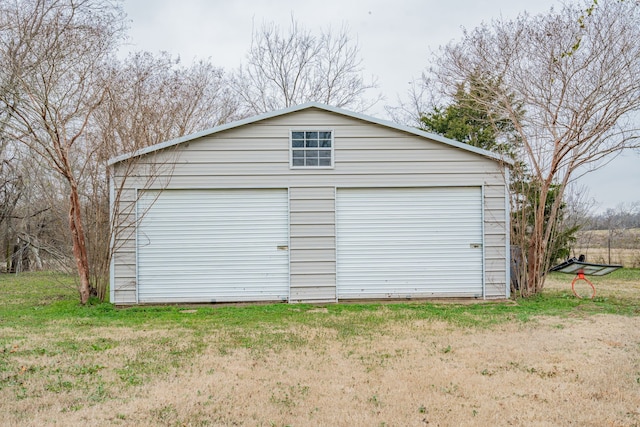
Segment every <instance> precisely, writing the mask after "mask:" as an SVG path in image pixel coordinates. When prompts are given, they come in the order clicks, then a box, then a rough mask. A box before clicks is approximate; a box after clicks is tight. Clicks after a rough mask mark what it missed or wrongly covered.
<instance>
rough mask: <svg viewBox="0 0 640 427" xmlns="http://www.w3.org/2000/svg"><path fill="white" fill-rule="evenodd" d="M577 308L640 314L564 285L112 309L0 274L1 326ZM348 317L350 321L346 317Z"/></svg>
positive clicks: (337, 323)
mask: <svg viewBox="0 0 640 427" xmlns="http://www.w3.org/2000/svg"><path fill="white" fill-rule="evenodd" d="M551 278H552V279H555V280H566V281H567V283H570V280H571V279H570V277H569V276H566V275H561V274H559V273H554V274H553V275H552V276H551ZM592 281H593V283H594V284H595V285H596V286H600V287H603V286H606V283H608V282H613V281H617V282H620V281H623V282H624V281H629V282H635V283H640V269H621V270H618V271H616V272H614V273H612V274H611V275H609V276H606V277H594V278H592ZM638 298H640V296H638ZM577 311H579V312H580V313H582V314H589V313H612V314H623V315H630V316H633V315H638V314H640V308H639V307H638V299H636V298H618V297H614V296H598V297H596V298H595V299H594V300H580V299H577V298H575V297H574V296H573V295H572V294H571V289H570V287H569V286H567V289H566V290H562V291H557V290H555V291H548V292H543V293H542V294H541V295H538V296H536V297H533V298H528V299H518V300H515V301H506V302H504V301H501V302H487V301H478V302H465V303H460V304H458V303H439V302H437V301H428V302H424V301H416V302H384V303H380V302H371V303H360V304H329V305H326V306H323V310H318V306H315V305H310V304H282V303H278V304H257V305H238V306H228V305H227V306H214V305H201V306H189V307H185V306H178V305H162V306H134V307H129V308H115V307H114V306H113V305H112V304H110V303H100V302H99V301H96V300H92V301H91V302H90V304H88V305H87V306H81V305H80V304H79V303H78V296H77V291H76V287H75V283H74V279H73V278H72V277H70V276H65V275H60V274H52V273H24V274H19V275H9V274H3V275H0V312H2V316H1V317H0V327H9V326H11V327H29V328H38V327H42V326H46V325H47V324H50V323H52V322H54V323H55V322H64V324H65V325H66V326H67V327H71V326H77V327H97V326H128V327H131V326H142V325H144V326H147V327H154V326H157V327H166V326H167V325H170V324H179V325H180V326H181V327H187V328H192V329H206V328H212V327H213V328H255V327H257V326H260V325H295V324H312V325H319V324H322V325H324V326H330V327H334V328H337V329H339V330H340V332H341V333H347V334H348V333H349V330H350V329H353V328H354V326H353V325H354V323H355V324H357V326H358V329H359V328H364V329H367V328H374V327H375V326H376V324H378V323H379V322H385V321H386V320H398V319H404V320H410V319H425V318H429V319H437V320H444V321H447V322H451V323H453V324H456V325H459V326H479V327H482V326H489V325H492V324H497V323H501V322H508V321H512V320H514V319H516V320H519V321H527V320H528V319H529V318H530V317H531V316H535V315H552V316H566V315H569V314H572V313H575V312H577ZM381 314H383V315H381ZM346 319H349V321H348V322H345V320H346Z"/></svg>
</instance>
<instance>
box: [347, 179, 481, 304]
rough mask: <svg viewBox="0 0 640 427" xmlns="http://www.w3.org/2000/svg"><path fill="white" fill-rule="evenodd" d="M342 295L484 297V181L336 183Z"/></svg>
mask: <svg viewBox="0 0 640 427" xmlns="http://www.w3.org/2000/svg"><path fill="white" fill-rule="evenodd" d="M336 218H337V221H336V225H337V230H336V231H337V232H336V238H337V293H338V299H361V298H416V297H431V296H466V297H469V296H471V297H480V296H483V280H482V277H483V274H482V272H483V268H482V266H483V248H482V247H483V245H482V243H483V239H482V235H483V233H482V189H481V188H480V187H458V188H455V187H454V188H451V187H443V188H387V189H381V188H371V189H338V190H337V194H336Z"/></svg>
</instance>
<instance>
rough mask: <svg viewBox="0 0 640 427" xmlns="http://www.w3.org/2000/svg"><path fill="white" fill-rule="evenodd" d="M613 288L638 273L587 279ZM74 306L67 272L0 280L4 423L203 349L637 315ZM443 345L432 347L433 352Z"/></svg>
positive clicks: (507, 308)
mask: <svg viewBox="0 0 640 427" xmlns="http://www.w3.org/2000/svg"><path fill="white" fill-rule="evenodd" d="M550 280H556V281H560V282H559V283H562V281H565V280H567V281H568V283H570V278H569V276H555V275H552V276H550ZM614 282H615V283H623V284H624V283H632V284H637V283H640V270H621V271H618V272H616V273H614V274H612V275H610V276H608V277H607V278H598V279H596V280H594V283H596V284H597V286H599V287H603V288H606V286H607V284H608V283H614ZM78 301H79V299H78V294H77V291H76V284H75V280H74V278H73V277H70V276H66V275H60V274H53V273H25V274H19V275H8V274H2V275H0V411H3V409H2V408H3V405H8V406H7V407H6V408H7V409H11V411H12V412H11V416H12V418H11V419H12V420H14V421H16V422H18V423H19V422H21V420H22V421H24V422H27V423H28V422H29V420H30V419H31V418H29V417H31V416H32V415H33V414H37V413H38V411H44V410H49V409H47V408H51V407H52V405H54V406H53V407H54V408H57V406H55V405H58V406H60V408H61V409H55V410H53V413H56V414H58V413H59V414H64V413H68V412H70V411H71V412H75V411H82V410H86V409H87V408H90V407H94V406H96V405H102V404H105V405H108V404H111V403H113V402H114V401H118V400H117V399H121V400H122V401H123V402H129V401H132V400H134V399H135V398H136V397H135V396H136V395H137V393H138V392H137V391H136V390H140V389H141V388H142V387H147V386H152V385H153V384H155V383H157V382H158V381H162V380H166V379H167V378H172V377H173V376H175V375H178V374H179V373H180V372H183V371H184V370H189V369H201V368H199V367H195V368H194V366H193V363H194V362H193V360H196V359H197V357H198V356H201V355H203V354H208V355H209V354H216V355H224V357H229V358H233V355H234V354H235V352H236V351H242V352H247V351H248V352H249V353H250V354H251V355H252V356H251V357H253V360H254V361H256V362H255V363H259V362H260V361H262V360H265V359H270V358H271V357H272V355H273V354H278V353H283V352H286V351H289V350H293V349H297V350H300V349H302V351H303V352H306V351H308V352H309V353H310V354H319V355H320V356H319V357H320V358H322V354H323V351H325V346H326V345H328V344H326V343H327V342H332V343H334V342H337V344H338V345H341V343H342V344H344V348H351V347H353V343H354V342H359V343H364V344H361V346H360V347H362V348H365V349H366V348H367V346H369V345H370V343H372V342H375V341H376V339H377V337H381V336H384V334H389V333H392V332H389V331H393V330H394V329H393V328H397V327H398V325H410V324H411V323H412V322H418V323H420V322H421V321H424V320H426V321H428V322H427V323H428V324H443V325H445V331H446V330H448V329H449V328H450V329H451V330H458V331H459V330H464V331H466V330H481V331H491V330H492V328H493V327H494V326H497V325H501V324H505V323H507V322H511V323H519V324H522V325H532V326H533V327H535V325H536V322H537V320H536V319H538V318H539V316H555V317H557V318H558V319H559V320H558V324H561V323H562V322H563V321H564V320H560V319H565V320H566V319H569V321H570V319H573V318H585V317H589V316H595V315H598V314H617V315H622V316H638V315H640V295H635V294H632V296H629V297H618V296H615V294H604V295H603V296H599V297H597V298H595V299H594V300H581V299H577V298H575V297H574V296H573V294H572V293H571V289H570V287H569V286H567V287H566V289H565V288H562V289H560V290H550V291H546V292H543V293H542V294H541V295H538V296H536V297H534V298H529V299H518V300H510V301H494V302H487V301H477V302H476V301H466V302H464V303H456V302H446V303H445V302H437V301H415V302H371V303H359V304H327V305H321V306H320V305H310V304H283V303H279V304H256V305H244V304H243V305H226V306H215V305H191V306H177V305H163V306H134V307H128V308H115V307H114V306H113V305H112V304H110V303H100V302H99V301H97V300H92V301H91V302H90V304H88V305H86V306H82V305H80V304H79V302H78ZM420 324H422V323H420ZM446 325H449V326H446ZM309 331H312V332H311V335H310V332H309ZM313 334H320V336H321V337H323V338H322V339H318V338H317V336H318V335H313ZM444 335H445V337H446V332H445V333H444ZM314 337H315V338H314ZM368 343H369V344H368ZM356 347H357V346H356ZM450 350H451V347H449V346H447V345H444V347H443V349H442V352H441V353H442V354H448V353H449V352H450ZM389 351H391V350H389ZM349 354H351V353H348V354H347V356H348V355H349ZM385 354H386V353H385ZM389 354H391V353H389ZM260 363H261V362H260ZM204 373H205V374H206V372H204ZM20 408H23V409H20ZM24 408H28V409H24ZM29 411H31V412H29ZM61 416H63V415H61ZM123 416H124V415H123ZM56 417H57V415H56ZM61 419H64V418H61ZM118 419H119V418H118V417H116V420H115V421H118ZM0 424H1V422H0ZM167 425H169V424H167ZM171 425H173V424H171ZM176 425H177V424H176ZM180 425H182V424H180ZM185 425H186V424H185ZM194 425H196V424H194ZM198 425H199V424H198ZM202 425H204V424H202Z"/></svg>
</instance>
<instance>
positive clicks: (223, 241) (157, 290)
mask: <svg viewBox="0 0 640 427" xmlns="http://www.w3.org/2000/svg"><path fill="white" fill-rule="evenodd" d="M137 211H138V218H139V223H138V235H137V248H138V300H139V302H142V303H144V302H231V301H279V300H287V299H288V297H289V253H288V233H289V231H288V230H289V219H288V218H289V216H288V211H289V209H288V195H287V190H165V191H144V192H142V194H141V197H140V199H139V201H138V207H137Z"/></svg>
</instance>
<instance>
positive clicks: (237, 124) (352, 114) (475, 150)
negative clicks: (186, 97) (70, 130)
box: [107, 102, 513, 166]
mask: <svg viewBox="0 0 640 427" xmlns="http://www.w3.org/2000/svg"><path fill="white" fill-rule="evenodd" d="M308 108H318V109H321V110H325V111H329V112H333V113H336V114H340V115H343V116H347V117H352V118H355V119H358V120H363V121H366V122H370V123H375V124H378V125H381V126H385V127H389V128H392V129H396V130H399V131H402V132H407V133H410V134H413V135H417V136H420V137H422V138H427V139H431V140H434V141H438V142H441V143H443V144H446V145H450V146H453V147H456V148H459V149H462V150H466V151H470V152H473V153H476V154H479V155H482V156H485V157H488V158H490V159H493V160H497V161H499V162H503V163H506V164H509V165H513V160H511V159H509V158H507V157H505V156H501V155H499V154H496V153H494V152H491V151H488V150H483V149H482V148H477V147H474V146H472V145H469V144H465V143H463V142H459V141H455V140H453V139H449V138H445V137H443V136H440V135H437V134H433V133H429V132H425V131H422V130H420V129H417V128H413V127H410V126H405V125H401V124H398V123H394V122H391V121H388V120H382V119H378V118H375V117H371V116H367V115H365V114H361V113H355V112H352V111H348V110H343V109H341V108H337V107H332V106H329V105H326V104H321V103H319V102H307V103H304V104H300V105H294V106H291V107H288V108H284V109H281V110H276V111H271V112H268V113H263V114H259V115H256V116H252V117H248V118H246V119H242V120H237V121H234V122H230V123H226V124H223V125H220V126H216V127H214V128H210V129H207V130H203V131H200V132H196V133H193V134H189V135H185V136H182V137H180V138H175V139H172V140H169V141H165V142H161V143H159V144H155V145H150V146H148V147H145V148H142V149H140V150H136V151H133V152H131V153H126V154H122V155H120V156H116V157H113V158H111V159H109V161H108V162H107V165H109V166H111V165H114V164H116V163H119V162H122V161H125V160H129V159H132V158H134V157H139V156H142V155H145V154H149V153H152V152H154V151H159V150H163V149H166V148H169V147H173V146H175V145H178V144H181V143H183V142H187V141H191V140H194V139H197V138H202V137H204V136H208V135H213V134H214V133H218V132H222V131H225V130H229V129H233V128H237V127H240V126H244V125H248V124H251V123H256V122H259V121H262V120H266V119H270V118H273V117H278V116H282V115H285V114H290V113H293V112H296V111H301V110H305V109H308Z"/></svg>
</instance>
